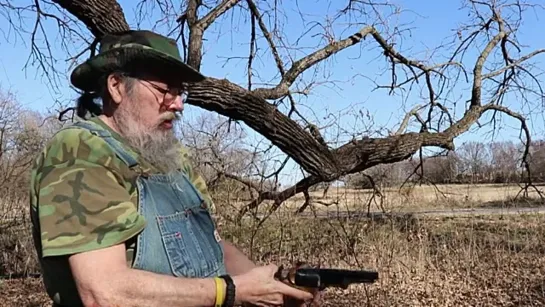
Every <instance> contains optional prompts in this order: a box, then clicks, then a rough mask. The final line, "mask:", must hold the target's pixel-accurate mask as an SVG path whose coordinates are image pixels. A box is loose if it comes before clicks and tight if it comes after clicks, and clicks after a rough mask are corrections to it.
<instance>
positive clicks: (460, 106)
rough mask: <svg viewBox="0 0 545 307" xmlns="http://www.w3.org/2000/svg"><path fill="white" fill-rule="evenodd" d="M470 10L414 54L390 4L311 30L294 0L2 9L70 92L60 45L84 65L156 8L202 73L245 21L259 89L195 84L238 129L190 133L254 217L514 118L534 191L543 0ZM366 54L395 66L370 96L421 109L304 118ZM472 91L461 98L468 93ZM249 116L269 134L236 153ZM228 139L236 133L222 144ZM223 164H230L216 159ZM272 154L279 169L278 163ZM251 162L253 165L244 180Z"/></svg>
mask: <svg viewBox="0 0 545 307" xmlns="http://www.w3.org/2000/svg"><path fill="white" fill-rule="evenodd" d="M460 3H461V5H460V9H461V10H463V11H464V12H465V13H466V14H467V15H466V16H467V19H466V20H465V21H462V22H461V23H460V24H459V27H458V28H457V29H455V30H454V31H453V32H452V33H451V34H450V35H447V36H446V37H444V39H442V40H441V41H442V43H441V44H440V45H439V46H435V47H430V49H429V50H427V52H426V53H425V54H426V55H420V54H419V53H416V52H415V53H411V52H410V51H406V50H405V48H404V42H405V41H406V40H407V38H408V37H409V36H410V35H411V32H410V25H398V24H393V23H392V21H393V20H394V19H395V18H396V17H397V16H399V15H400V14H405V12H404V11H403V9H402V8H400V7H398V6H396V5H394V4H391V3H389V2H388V1H378V0H377V1H359V0H346V1H340V2H336V3H335V4H333V3H332V2H330V1H324V3H323V4H322V5H328V6H330V7H331V9H332V10H333V9H335V8H336V11H335V12H334V13H333V14H331V15H329V16H318V17H317V16H309V15H306V14H305V13H304V12H301V11H300V12H297V14H298V15H299V16H300V18H301V20H304V22H303V24H304V26H303V28H301V29H294V28H292V27H290V26H289V24H290V20H286V18H285V17H284V16H286V15H287V12H286V9H285V6H286V4H283V3H281V2H278V1H257V0H221V1H219V0H209V1H199V0H183V1H172V0H154V1H149V0H140V1H139V2H136V4H135V7H134V9H135V12H136V14H135V18H136V20H130V21H127V19H126V16H125V14H124V10H123V9H122V8H121V6H120V5H119V4H118V3H117V2H116V1H115V0H73V1H68V0H52V1H46V0H42V1H39V0H33V1H30V0H29V1H28V5H22V4H13V3H12V2H6V1H1V0H0V11H1V12H2V15H3V16H5V17H6V18H7V19H8V20H9V21H10V24H11V25H12V26H13V28H14V30H16V31H18V33H28V34H29V36H28V37H25V38H24V39H27V40H29V42H30V46H31V57H30V58H29V64H31V65H35V66H36V67H37V68H38V69H40V71H42V72H43V73H45V74H46V76H47V77H48V78H49V79H51V84H52V86H58V83H57V81H58V80H59V79H58V76H59V74H58V73H59V72H57V71H56V70H55V60H56V59H55V57H54V56H53V53H52V52H51V49H50V47H51V44H52V43H53V40H54V41H55V42H56V43H58V44H61V46H62V48H63V50H65V52H66V54H67V58H68V59H69V60H70V61H74V62H76V61H83V60H85V58H86V57H87V56H88V55H90V54H93V53H94V52H95V49H96V47H97V39H99V38H100V37H102V36H103V35H104V34H105V33H112V32H118V31H125V30H128V29H129V28H130V27H129V22H130V23H131V24H135V25H136V26H138V24H139V23H140V22H141V21H142V20H148V21H149V20H150V19H151V18H154V17H153V16H154V15H153V14H152V13H153V12H155V13H157V12H159V18H158V19H157V20H155V21H152V23H153V22H155V24H156V25H161V26H162V27H163V28H164V29H167V30H165V31H164V33H163V34H167V35H170V36H171V37H174V38H177V39H178V41H179V43H180V46H181V48H182V50H183V57H184V59H186V61H187V63H188V64H189V65H191V66H193V67H194V68H196V69H200V68H201V66H202V63H203V62H204V61H206V60H207V59H206V57H205V55H204V50H205V48H206V47H207V44H214V43H215V42H214V39H210V38H211V36H207V35H208V33H210V31H211V30H210V29H212V28H214V27H215V28H221V27H224V26H225V27H227V26H228V27H232V26H233V19H234V18H237V20H239V21H238V22H239V25H240V28H243V27H245V29H246V30H243V31H246V33H247V35H248V39H247V41H248V42H249V46H248V54H247V56H245V57H244V59H245V60H246V61H247V65H246V67H245V73H246V75H247V82H246V83H244V84H242V83H241V84H235V83H233V82H231V81H229V80H226V79H222V76H216V77H213V76H209V77H208V78H207V79H206V80H205V81H204V82H202V83H200V84H197V85H192V86H191V87H190V88H189V98H188V100H187V102H186V103H187V104H190V105H193V106H198V107H200V108H202V109H204V110H207V111H211V112H215V113H217V114H219V115H221V116H223V117H225V118H229V119H231V120H232V122H231V121H230V122H228V123H226V124H225V125H224V126H223V128H222V129H220V130H218V131H219V132H210V131H206V130H205V129H198V127H197V130H201V132H202V133H201V134H198V135H193V136H191V135H186V139H187V140H189V143H192V144H193V145H194V146H195V147H196V148H201V149H202V148H208V149H207V150H206V154H203V155H202V156H201V155H200V154H199V155H198V156H199V159H201V160H200V161H198V163H200V164H202V165H204V166H206V167H207V168H206V169H204V168H203V169H204V172H205V175H206V176H207V178H209V179H210V184H211V186H212V188H214V187H218V186H219V185H220V184H221V182H222V181H221V180H220V179H218V178H228V179H231V180H235V181H237V182H240V183H241V184H242V185H244V186H246V187H247V189H248V191H252V192H251V193H252V194H251V197H252V200H251V201H250V202H249V203H248V206H247V207H246V209H244V210H243V211H242V212H241V214H244V213H245V212H246V211H245V210H247V209H251V208H255V207H257V206H259V204H261V203H262V202H263V201H265V200H271V201H273V202H274V203H275V206H274V207H273V209H275V208H278V207H279V206H280V205H281V204H282V203H283V202H284V201H285V200H287V199H289V198H290V197H292V196H294V195H295V194H298V193H304V195H305V196H307V198H308V197H309V196H308V190H309V189H310V188H312V187H314V186H316V185H322V184H327V183H329V182H332V181H335V180H339V179H341V178H345V177H346V176H349V175H351V174H358V173H361V172H363V171H365V170H370V169H371V168H373V167H377V166H380V165H392V164H393V163H398V162H401V161H406V160H407V159H409V158H410V157H414V156H415V155H419V157H420V161H419V162H418V163H419V164H422V163H423V161H424V159H423V155H422V150H423V148H426V147H434V148H439V149H442V150H447V151H452V150H454V149H455V148H454V142H453V141H454V139H455V138H457V137H459V136H460V135H462V134H464V133H466V132H467V131H468V130H469V129H470V128H472V127H474V126H477V125H478V126H479V127H483V126H485V125H491V127H492V129H496V128H497V126H496V124H497V121H498V120H499V119H500V118H501V117H502V116H503V117H505V116H507V117H511V118H513V119H515V120H516V121H518V123H519V124H520V129H521V144H522V146H523V149H522V153H521V155H520V161H518V165H519V166H517V167H521V168H522V170H520V169H518V170H517V172H519V174H521V175H522V177H521V178H523V179H520V181H522V182H525V183H526V184H525V186H524V188H528V187H530V186H532V180H533V179H534V176H533V175H532V172H531V164H530V162H531V161H530V160H529V153H530V151H531V146H530V144H531V143H532V141H531V138H530V135H531V133H530V129H529V127H528V125H527V118H526V116H527V115H528V114H524V112H523V110H528V109H532V110H539V108H541V106H542V103H543V101H544V98H545V95H544V93H543V89H542V84H543V80H542V79H540V78H541V74H542V72H543V70H542V68H540V67H539V66H537V65H535V62H534V61H535V59H536V57H537V56H540V55H542V53H544V52H545V49H528V48H526V47H525V46H524V42H521V41H519V37H518V33H519V32H520V31H521V30H522V27H523V21H524V19H525V18H527V16H529V15H530V14H535V13H536V12H543V11H542V9H543V6H542V5H541V4H540V2H539V1H533V2H532V1H530V0H486V1H477V0H464V1H461V2H460ZM29 12H31V13H32V14H33V15H34V16H35V23H34V24H33V26H32V27H28V26H26V25H24V24H22V23H20V22H18V21H17V20H18V18H20V16H21V15H22V14H28V13H29ZM445 14H446V16H448V14H449V13H448V12H445ZM47 20H49V21H52V22H54V23H55V24H56V25H57V27H58V29H59V33H58V35H57V36H56V37H55V38H54V39H53V38H52V37H53V36H54V35H55V33H48V32H47V31H46V30H45V28H44V27H43V23H44V22H46V21H47ZM228 20H229V21H228ZM294 31H297V32H300V33H301V37H300V40H303V39H304V40H305V42H306V43H308V42H312V43H314V44H315V47H313V48H312V50H310V51H309V50H308V48H305V47H303V46H302V44H300V43H299V41H300V40H299V39H296V40H293V39H288V38H287V36H288V35H287V34H286V33H292V34H291V35H292V36H293V32H294ZM21 35H22V34H21ZM21 37H23V36H21ZM40 41H42V42H40ZM74 41H79V42H84V44H85V45H84V47H82V48H80V49H79V50H78V49H75V48H78V47H76V45H75V44H73V42H74ZM353 48H360V51H361V52H362V53H367V54H372V55H373V56H375V59H376V63H380V64H377V65H382V71H383V72H384V74H383V75H381V76H378V77H377V76H371V75H366V74H365V71H362V72H360V73H358V76H359V77H363V78H365V79H366V80H371V81H372V82H373V83H374V84H375V87H374V88H362V91H382V92H383V93H384V95H389V96H398V97H399V99H398V101H399V103H400V106H399V107H400V108H404V107H407V106H408V109H409V111H408V112H407V114H405V115H404V116H401V117H400V118H399V119H398V123H397V124H396V125H394V126H391V127H386V128H381V129H375V128H376V127H375V128H373V129H372V130H371V129H370V130H369V131H363V130H359V128H355V129H353V130H351V131H347V128H346V127H345V126H342V122H343V119H339V118H335V117H334V116H333V114H330V116H326V117H325V120H324V119H322V120H320V119H318V118H315V119H310V118H307V117H308V116H304V115H303V112H301V99H302V97H306V96H309V97H312V95H311V94H312V93H313V91H315V90H316V88H318V87H320V86H324V84H334V83H335V82H334V81H333V80H328V79H327V77H323V78H318V76H323V75H327V65H326V64H327V63H328V61H331V60H333V59H335V58H336V57H343V52H344V51H345V50H348V49H353ZM82 49H83V50H82ZM225 57H226V58H229V55H226V56H225ZM233 57H235V55H233ZM355 61H357V59H355ZM258 62H265V63H267V64H266V65H273V66H274V67H276V74H275V75H273V76H266V77H260V73H259V71H258V70H257V69H254V68H255V67H256V63H258ZM354 77H355V76H354ZM347 78H348V76H347ZM354 82H357V79H354ZM460 90H462V92H461V93H462V94H461V96H458V95H459V91H460ZM310 107H312V106H310ZM354 113H358V112H354ZM357 116H360V118H359V120H361V121H364V122H365V121H367V122H372V118H369V117H367V116H366V115H357ZM237 122H238V123H239V124H240V125H241V126H243V127H247V128H248V129H251V130H252V131H255V132H257V133H258V134H259V135H260V136H262V137H263V139H262V140H258V141H255V142H250V141H248V140H245V141H244V143H241V144H243V145H244V146H232V145H231V146H230V145H228V143H229V142H233V143H232V144H235V143H236V142H241V141H240V139H241V138H242V136H240V135H239V136H238V137H236V135H235V134H236V133H243V132H244V131H242V132H241V131H240V130H239V131H238V132H232V131H233V130H229V129H233V128H232V127H234V126H236V125H235V124H233V123H237ZM246 132H247V131H246ZM210 133H212V135H210V136H212V139H213V138H214V137H215V138H217V139H221V140H222V144H223V145H221V146H224V147H223V149H224V150H226V151H227V152H228V154H227V156H228V157H233V156H237V157H240V159H239V160H236V159H235V160H233V159H231V160H228V159H225V157H226V156H223V157H221V156H218V152H215V150H214V149H212V148H214V146H211V145H213V144H212V143H203V142H202V137H203V136H206V134H210ZM218 133H219V134H223V135H221V137H220V135H219V134H218ZM218 146H219V145H218ZM221 146H220V147H221ZM517 146H518V145H517ZM255 148H257V149H255ZM275 150H276V151H275ZM200 152H202V150H201V151H200ZM235 152H236V155H234V153H235ZM213 159H216V160H217V161H219V163H216V164H214V165H212V164H211V163H210V161H212V160H213ZM273 160H277V161H278V162H276V163H271V161H273ZM249 161H251V162H249ZM288 161H292V162H295V163H296V164H297V165H298V166H299V167H300V170H301V173H302V174H303V179H302V180H300V181H299V182H298V183H297V184H295V185H293V186H290V187H281V186H280V185H279V182H278V180H277V178H278V176H279V174H280V173H281V172H282V171H283V168H284V167H286V165H287V162H288ZM435 161H437V160H435ZM242 166H247V167H249V168H248V169H246V168H245V169H244V170H245V171H244V172H241V167H242ZM414 168H415V169H416V174H419V176H420V177H423V176H425V175H424V172H423V170H424V168H422V167H416V166H414ZM472 169H473V168H471V170H472ZM471 170H470V172H471ZM467 171H468V170H464V171H462V173H464V172H466V173H467ZM479 173H480V172H479ZM218 174H219V175H220V176H217V175H218ZM458 174H460V171H457V173H456V176H458ZM250 175H252V176H250ZM256 176H259V177H260V178H261V179H262V180H255V177H256ZM456 176H454V177H456ZM510 176H511V175H508V177H509V178H511V177H510ZM447 177H448V176H447ZM214 180H216V181H214ZM443 180H445V179H443ZM449 180H452V179H449ZM263 182H267V184H261V183H263Z"/></svg>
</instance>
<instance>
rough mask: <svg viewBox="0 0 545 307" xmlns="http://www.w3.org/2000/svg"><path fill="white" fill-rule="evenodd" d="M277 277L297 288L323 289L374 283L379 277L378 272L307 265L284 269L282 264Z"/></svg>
mask: <svg viewBox="0 0 545 307" xmlns="http://www.w3.org/2000/svg"><path fill="white" fill-rule="evenodd" d="M275 278H276V279H278V280H279V281H283V282H286V283H287V284H289V285H292V286H294V287H296V288H306V289H308V290H314V289H318V290H320V291H321V290H324V289H325V288H328V287H336V288H342V289H347V288H348V286H350V285H351V284H361V283H374V282H375V281H376V280H377V279H378V272H374V271H366V270H344V269H322V268H313V267H310V266H307V265H303V266H299V267H295V268H291V269H284V267H283V266H280V267H279V270H278V272H276V274H275Z"/></svg>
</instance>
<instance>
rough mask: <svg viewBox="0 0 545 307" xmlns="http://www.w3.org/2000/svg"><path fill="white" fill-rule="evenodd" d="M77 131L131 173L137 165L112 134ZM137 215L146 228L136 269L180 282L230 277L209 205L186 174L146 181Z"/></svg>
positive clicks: (141, 181)
mask: <svg viewBox="0 0 545 307" xmlns="http://www.w3.org/2000/svg"><path fill="white" fill-rule="evenodd" d="M72 127H78V128H83V129H87V130H89V131H90V132H91V133H93V134H94V135H97V136H99V137H101V138H102V139H103V140H104V141H105V142H106V143H107V144H108V145H110V146H111V148H112V149H113V150H114V152H115V153H116V155H117V156H118V157H119V158H120V159H121V160H123V162H124V163H126V164H127V165H128V166H129V167H130V168H134V167H135V166H137V165H138V162H137V161H136V160H135V159H134V158H133V157H132V156H131V155H130V153H129V152H128V151H127V150H125V149H124V147H123V145H122V144H121V143H120V142H119V141H117V140H116V139H115V138H114V137H113V136H112V135H111V134H110V132H109V131H107V130H105V129H103V128H102V127H100V126H99V125H97V124H94V123H90V122H77V123H75V124H74V125H73V126H72ZM136 184H137V189H138V212H139V213H140V214H141V215H143V216H144V218H145V219H146V221H147V225H146V227H145V228H144V230H143V231H142V232H141V233H140V234H139V235H138V237H137V239H136V250H135V252H134V258H133V265H132V267H133V268H134V269H139V270H145V271H150V272H155V273H158V274H165V275H171V276H176V277H197V278H204V277H212V276H220V275H224V274H226V270H225V265H224V261H223V254H224V251H223V248H222V245H221V244H220V243H219V242H218V239H217V238H218V236H217V235H216V232H215V231H216V229H215V226H214V223H213V220H212V217H211V215H210V213H209V211H208V209H207V206H206V204H205V201H204V199H203V198H202V197H201V195H200V193H199V191H198V190H197V189H196V188H195V186H194V185H193V184H192V183H191V182H190V180H189V178H188V177H187V176H186V174H185V173H184V172H182V171H173V172H172V173H170V174H168V175H163V174H150V175H141V176H139V177H138V179H137V181H136Z"/></svg>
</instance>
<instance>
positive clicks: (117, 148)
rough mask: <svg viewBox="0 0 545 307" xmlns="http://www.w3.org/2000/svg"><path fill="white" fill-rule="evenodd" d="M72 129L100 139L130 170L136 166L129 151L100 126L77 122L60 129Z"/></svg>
mask: <svg viewBox="0 0 545 307" xmlns="http://www.w3.org/2000/svg"><path fill="white" fill-rule="evenodd" d="M74 128H76V129H86V130H88V131H89V132H90V133H92V134H94V135H96V136H98V137H100V138H102V139H103V140H104V141H105V142H106V143H107V144H108V145H109V146H110V147H111V148H112V150H113V151H114V152H115V154H116V155H117V156H118V157H119V158H120V159H121V160H123V162H125V164H127V165H128V166H129V167H131V168H132V167H134V166H136V165H138V162H137V161H136V159H135V158H134V157H133V156H132V155H131V154H130V153H129V151H128V150H126V149H125V148H124V146H123V145H122V144H121V143H120V142H119V141H118V140H117V139H116V138H114V137H113V136H112V134H111V133H110V132H109V131H108V130H106V129H104V128H103V127H101V126H100V125H98V124H95V123H93V122H90V121H77V122H74V123H73V124H71V125H69V126H66V127H64V128H62V129H61V130H66V129H74ZM61 130H59V131H61Z"/></svg>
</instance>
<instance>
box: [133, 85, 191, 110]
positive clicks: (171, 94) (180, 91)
mask: <svg viewBox="0 0 545 307" xmlns="http://www.w3.org/2000/svg"><path fill="white" fill-rule="evenodd" d="M140 81H144V82H146V83H147V84H149V85H151V86H152V87H153V88H154V89H156V90H157V91H158V92H159V93H161V94H163V103H166V104H167V105H169V104H171V103H172V102H173V101H174V100H175V99H176V97H178V96H180V97H181V98H182V101H183V100H185V98H186V97H187V91H186V89H185V88H176V87H169V88H166V89H165V88H162V87H160V86H159V85H157V84H154V83H151V82H149V81H147V80H140Z"/></svg>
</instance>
